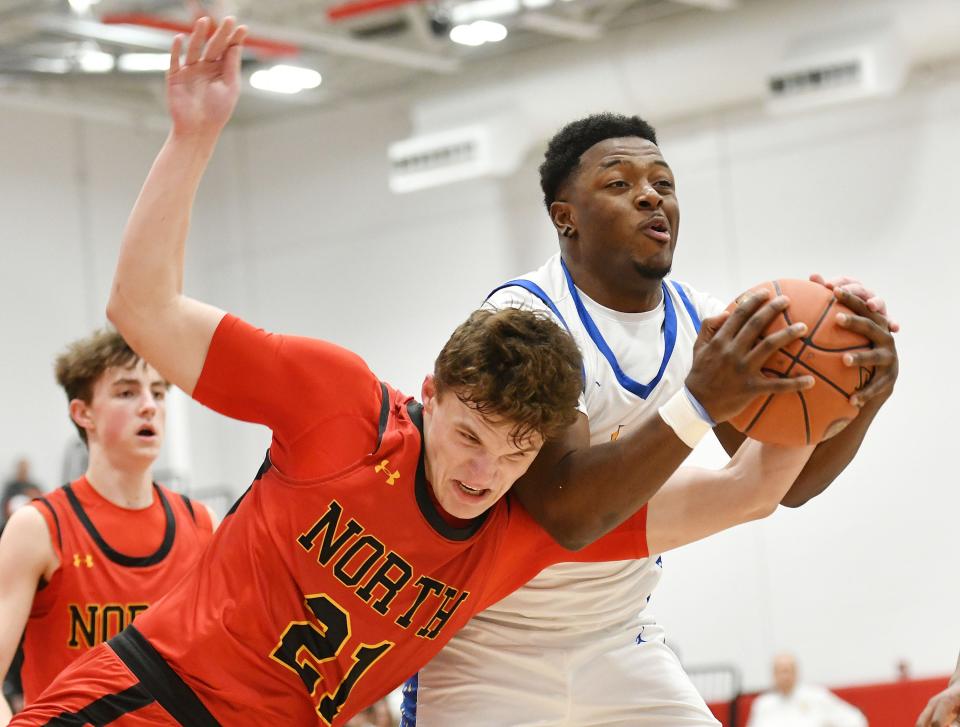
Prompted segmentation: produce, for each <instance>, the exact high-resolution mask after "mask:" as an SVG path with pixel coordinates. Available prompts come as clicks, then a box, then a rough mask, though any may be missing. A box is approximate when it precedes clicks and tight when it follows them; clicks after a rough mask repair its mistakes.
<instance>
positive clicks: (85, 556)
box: [0, 331, 213, 724]
mask: <svg viewBox="0 0 960 727" xmlns="http://www.w3.org/2000/svg"><path fill="white" fill-rule="evenodd" d="M56 374H57V380H58V382H59V383H60V385H61V386H63V388H64V390H65V391H66V393H67V399H68V400H69V402H70V417H71V419H72V420H73V422H74V424H75V425H76V427H77V431H78V432H79V433H80V437H81V438H82V439H83V441H84V442H86V444H87V447H88V449H89V453H90V459H89V466H88V468H87V471H86V474H84V476H83V477H81V478H79V479H78V480H75V481H74V482H71V483H69V484H67V485H64V486H63V487H61V488H60V489H58V490H56V491H54V492H52V493H50V494H49V495H48V496H46V497H42V498H39V499H37V500H34V501H33V503H31V506H27V507H23V508H21V509H20V510H18V511H17V512H16V513H15V514H14V515H13V517H12V518H11V519H10V523H9V524H8V525H7V528H6V529H5V530H4V532H3V537H2V539H0V672H6V670H7V668H8V667H9V665H10V660H11V659H12V657H13V655H14V652H15V651H16V649H17V644H18V643H19V641H20V637H21V635H24V652H25V653H24V663H23V669H22V677H23V689H24V698H25V703H26V704H27V705H29V704H30V703H31V702H32V701H34V700H35V699H36V698H37V696H38V695H39V694H40V692H42V691H43V690H44V689H45V688H46V687H47V685H48V684H50V682H51V681H53V679H54V677H56V676H57V674H59V673H60V672H61V671H62V670H63V669H64V668H65V667H66V666H67V665H68V664H70V663H71V662H72V661H74V660H75V659H76V658H77V657H79V656H81V655H82V654H84V653H86V652H87V651H89V650H90V649H92V648H93V647H94V646H96V645H97V644H99V643H102V642H104V641H106V640H108V639H109V638H111V637H113V636H115V635H116V634H117V633H119V632H120V631H121V630H122V629H123V628H124V627H125V626H127V625H128V624H129V623H130V622H131V621H132V620H133V618H134V617H135V616H136V615H137V614H139V613H140V612H141V611H144V610H145V609H146V608H147V607H148V606H149V605H151V604H152V603H153V602H154V601H155V600H157V599H158V598H160V596H162V595H164V594H165V593H166V592H167V591H169V590H170V589H171V588H172V587H173V586H174V584H176V582H177V581H179V580H180V578H181V577H182V576H183V575H184V574H185V573H187V572H189V571H190V570H191V569H192V568H193V567H194V566H195V564H196V562H197V559H198V558H199V555H200V552H201V551H202V549H203V547H204V546H205V545H206V543H207V542H208V541H209V539H210V536H211V534H212V531H213V522H212V516H211V514H210V513H209V512H208V511H207V509H206V507H205V506H203V505H200V504H197V503H192V502H191V501H190V500H189V499H187V498H186V497H183V496H181V495H178V494H175V493H173V492H170V491H169V490H167V489H166V488H164V487H161V486H159V485H156V484H154V483H153V482H152V480H151V478H150V468H151V466H152V465H153V462H154V460H155V459H156V458H157V455H158V454H159V452H160V446H161V444H162V442H163V433H164V399H165V396H166V393H167V388H168V384H167V382H166V381H165V380H164V379H163V378H161V376H160V374H158V373H157V371H156V370H155V369H154V368H153V367H152V366H150V365H149V364H147V363H146V362H144V361H143V360H142V359H140V358H139V357H138V356H137V355H136V354H135V353H134V352H133V351H132V350H131V349H130V347H129V346H128V345H127V343H126V342H125V341H124V340H123V338H121V337H120V334H118V333H117V332H115V331H99V332H97V333H94V334H93V335H92V336H89V337H88V338H85V339H82V340H79V341H76V342H75V343H73V344H72V345H71V346H70V347H69V348H68V349H67V350H66V352H65V353H63V355H61V356H60V357H59V358H58V359H57V362H56ZM24 627H26V631H24ZM9 719H10V713H9V707H8V706H7V704H6V703H5V702H0V724H6V723H7V721H8V720H9Z"/></svg>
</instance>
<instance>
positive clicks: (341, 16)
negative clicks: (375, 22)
mask: <svg viewBox="0 0 960 727" xmlns="http://www.w3.org/2000/svg"><path fill="white" fill-rule="evenodd" d="M422 1H423V0H353V2H345V3H341V4H339V5H334V6H332V7H329V8H327V20H329V21H331V22H338V21H340V20H349V19H350V18H357V17H360V16H363V15H369V14H371V13H377V12H380V11H381V10H393V9H395V8H401V7H403V6H405V5H419V4H421V3H422Z"/></svg>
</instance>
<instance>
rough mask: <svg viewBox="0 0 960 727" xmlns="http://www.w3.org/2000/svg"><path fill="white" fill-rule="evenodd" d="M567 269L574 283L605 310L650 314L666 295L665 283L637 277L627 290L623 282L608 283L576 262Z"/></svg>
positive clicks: (569, 264) (631, 281) (568, 265)
mask: <svg viewBox="0 0 960 727" xmlns="http://www.w3.org/2000/svg"><path fill="white" fill-rule="evenodd" d="M567 269H568V270H569V271H570V277H571V278H573V284H574V285H576V286H577V288H579V289H580V290H581V291H582V292H583V293H584V295H586V296H587V297H588V298H590V299H591V300H593V301H596V302H597V303H599V304H600V305H602V306H603V307H604V308H609V309H611V310H615V311H619V312H621V313H646V312H647V311H651V310H653V309H654V308H656V307H657V306H658V305H660V300H661V298H662V296H663V292H662V290H663V288H662V282H663V281H661V280H654V279H649V280H647V279H641V280H638V279H637V278H636V277H633V279H632V280H630V281H629V283H630V286H629V287H627V286H625V285H623V284H622V283H620V282H617V283H614V282H612V281H609V280H605V279H603V278H601V277H600V276H598V275H596V274H594V273H593V272H591V271H590V270H588V269H587V268H585V267H581V266H579V265H577V264H575V263H570V262H568V263H567Z"/></svg>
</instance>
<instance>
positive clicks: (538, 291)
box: [484, 278, 573, 336]
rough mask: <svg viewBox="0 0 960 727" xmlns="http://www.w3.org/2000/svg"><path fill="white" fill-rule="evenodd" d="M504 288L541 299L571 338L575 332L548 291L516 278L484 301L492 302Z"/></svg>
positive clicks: (495, 290) (499, 287)
mask: <svg viewBox="0 0 960 727" xmlns="http://www.w3.org/2000/svg"><path fill="white" fill-rule="evenodd" d="M504 288H523V289H524V290H526V291H527V292H528V293H532V294H533V295H535V296H536V297H537V298H539V299H540V302H541V303H543V304H544V305H545V306H547V308H549V309H550V312H551V313H553V315H555V316H556V317H557V319H558V320H559V321H560V322H561V323H562V324H563V327H564V328H566V329H567V333H569V334H570V335H571V336H572V335H573V331H571V330H570V326H568V325H567V322H566V321H565V320H564V319H563V315H561V313H560V309H559V308H557V305H556V303H554V302H553V301H552V300H551V299H550V296H549V295H547V291H545V290H544V289H543V288H541V287H540V286H539V285H537V284H536V283H534V282H533V281H532V280H526V279H524V278H516V279H515V280H508V281H507V282H506V283H504V284H503V285H499V286H497V287H496V288H494V289H493V290H491V291H490V293H489V295H487V297H486V298H485V299H484V301H487V300H490V298H492V297H493V294H494V293H497V292H499V291H501V290H503V289H504Z"/></svg>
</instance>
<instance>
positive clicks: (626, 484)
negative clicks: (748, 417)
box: [514, 292, 813, 550]
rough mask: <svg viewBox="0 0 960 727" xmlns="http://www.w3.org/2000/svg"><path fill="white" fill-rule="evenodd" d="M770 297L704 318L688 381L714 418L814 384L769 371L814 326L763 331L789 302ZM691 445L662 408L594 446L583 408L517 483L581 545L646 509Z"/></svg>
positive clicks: (539, 514) (557, 533) (551, 527)
mask: <svg viewBox="0 0 960 727" xmlns="http://www.w3.org/2000/svg"><path fill="white" fill-rule="evenodd" d="M768 297H769V296H768V294H767V293H765V292H764V293H755V294H753V295H749V296H745V297H744V300H742V301H741V302H740V304H739V305H738V306H737V307H736V308H735V309H734V311H733V312H732V313H731V314H730V315H729V316H727V315H726V314H724V315H722V316H717V317H716V318H713V319H708V320H706V321H704V325H703V327H702V329H701V336H700V338H699V339H698V342H697V349H696V353H695V360H694V366H693V369H692V370H691V372H690V376H689V377H688V378H687V384H688V386H689V387H690V389H691V390H694V392H695V395H696V398H697V400H698V401H699V402H700V403H701V404H702V405H703V406H705V407H706V408H707V410H708V412H709V413H710V415H711V416H712V417H713V418H714V419H717V420H725V419H727V418H729V417H731V416H734V415H736V414H738V413H739V412H740V411H741V410H742V409H743V408H744V407H745V406H746V405H747V404H748V403H749V402H750V401H752V400H753V398H754V397H756V396H758V395H760V394H762V393H773V392H781V391H798V390H800V389H805V388H809V387H810V386H811V385H812V384H813V380H812V379H811V378H810V377H798V378H796V379H771V378H768V377H766V376H764V375H763V374H762V372H761V367H762V365H763V362H765V361H766V360H767V358H769V356H770V354H772V353H773V352H774V351H776V350H777V349H778V348H780V347H782V346H784V345H787V344H788V343H789V342H791V341H793V340H795V339H796V338H798V337H800V336H802V335H803V333H804V332H805V330H806V327H805V326H804V324H795V325H794V326H791V327H788V328H786V329H784V330H783V331H779V332H778V333H776V334H774V335H772V336H768V337H767V338H764V339H761V338H760V334H761V332H762V331H763V330H764V328H766V326H767V324H768V323H769V322H770V321H771V320H772V319H773V318H774V317H775V316H776V315H778V314H779V312H780V311H782V310H783V309H784V308H785V307H786V305H787V304H788V300H787V299H786V298H783V297H779V298H776V299H773V300H768ZM679 395H680V396H684V393H683V392H679ZM705 426H706V425H705ZM689 453H690V446H689V445H688V444H687V443H686V441H684V440H683V439H681V438H680V437H679V435H678V434H677V432H676V431H675V430H674V429H673V428H671V426H669V425H668V424H667V423H666V422H665V420H664V419H663V418H662V417H661V416H660V414H659V413H658V412H656V411H654V412H651V413H650V415H649V416H648V417H646V418H645V419H644V420H643V421H642V422H640V423H639V424H638V426H636V427H635V428H634V430H633V431H631V432H630V434H628V435H626V436H624V437H621V438H619V439H617V440H616V441H611V442H606V443H602V444H596V445H594V446H590V433H589V426H588V422H587V418H586V417H585V416H582V417H580V420H579V421H578V422H577V423H576V424H575V425H574V426H573V427H571V428H570V429H569V430H568V432H567V433H566V436H565V437H563V438H560V439H557V440H556V441H551V442H548V443H547V444H546V445H545V446H544V448H543V450H541V452H540V454H539V455H538V456H537V459H536V460H535V461H534V463H533V465H531V467H530V469H529V470H528V472H527V474H526V475H524V477H523V478H521V479H520V480H518V481H517V484H516V485H514V491H515V492H516V494H517V496H518V497H519V499H520V501H521V502H522V503H523V505H524V506H525V507H526V508H527V510H528V511H529V512H530V514H531V515H532V516H533V518H534V519H535V520H536V521H537V522H538V523H539V524H540V525H541V526H542V527H543V528H544V529H545V530H546V531H547V532H548V533H550V535H551V536H552V537H553V538H554V539H555V540H556V541H557V542H558V543H559V544H561V545H563V546H564V547H566V548H568V549H571V550H577V549H580V548H582V547H584V546H586V545H588V544H589V543H591V542H593V541H594V540H596V539H597V538H599V537H601V536H602V535H604V534H606V533H608V532H610V531H611V530H613V529H614V528H616V527H617V526H618V525H619V524H621V523H622V522H624V520H626V519H627V518H628V517H630V515H632V514H633V513H635V512H636V511H638V510H639V509H640V508H641V507H642V506H643V505H644V504H646V503H647V501H648V500H649V499H650V498H651V497H652V496H653V495H654V494H655V493H656V492H657V490H658V489H659V488H660V486H661V485H662V484H663V483H664V482H665V481H666V480H667V478H668V477H670V475H671V474H673V472H674V471H675V470H676V469H677V467H678V466H679V465H680V464H681V463H682V462H683V460H684V459H686V457H687V455H689Z"/></svg>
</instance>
